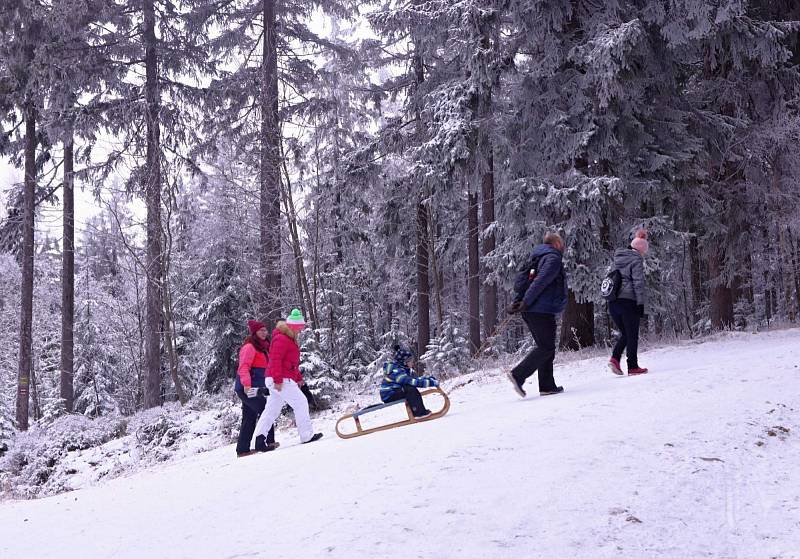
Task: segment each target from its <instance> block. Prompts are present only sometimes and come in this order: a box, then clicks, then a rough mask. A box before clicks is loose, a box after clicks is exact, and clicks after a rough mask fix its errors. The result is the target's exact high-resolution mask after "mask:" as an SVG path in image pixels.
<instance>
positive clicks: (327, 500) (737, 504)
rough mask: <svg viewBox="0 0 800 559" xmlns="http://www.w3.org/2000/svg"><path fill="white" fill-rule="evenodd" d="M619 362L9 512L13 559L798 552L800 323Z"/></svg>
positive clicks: (785, 555) (179, 464) (193, 460)
mask: <svg viewBox="0 0 800 559" xmlns="http://www.w3.org/2000/svg"><path fill="white" fill-rule="evenodd" d="M605 361H606V358H591V359H586V360H582V361H574V362H569V363H562V364H560V365H559V366H557V368H556V381H557V382H559V383H560V384H563V385H564V386H565V388H566V392H565V393H564V394H562V395H558V396H550V397H544V398H542V397H539V396H538V395H534V396H529V397H528V398H527V399H525V400H522V399H520V398H518V397H517V396H516V394H515V393H514V391H513V390H512V388H511V386H510V384H509V383H508V381H507V380H506V379H505V378H504V377H503V376H501V374H500V371H486V372H484V373H483V374H477V375H475V376H474V377H473V378H474V381H473V382H470V383H468V384H464V385H463V386H461V387H459V388H458V389H455V390H452V391H451V393H450V396H451V400H452V407H451V410H450V413H449V414H448V415H447V416H446V417H444V418H442V419H439V420H436V421H431V422H427V423H423V424H419V425H413V426H410V427H403V428H400V429H395V430H391V431H386V432H381V433H376V434H373V435H369V436H366V437H361V438H357V439H352V440H341V439H338V438H337V437H336V436H335V434H334V433H333V425H332V423H331V422H330V421H319V420H318V421H317V423H316V427H317V430H322V431H323V432H324V433H325V438H324V439H322V441H320V442H318V443H313V444H310V445H303V446H300V445H298V444H297V442H298V441H297V437H296V431H294V430H293V429H292V430H288V431H284V432H280V433H279V434H278V440H280V441H281V443H282V446H281V448H280V449H279V450H278V451H276V452H273V453H268V454H263V455H257V456H253V457H248V458H244V459H237V458H235V456H234V451H233V447H232V446H228V447H225V448H221V449H218V450H215V451H212V452H207V453H203V454H198V455H195V456H191V457H188V458H185V459H181V460H178V461H174V462H170V463H168V464H162V465H158V466H155V467H154V468H152V469H150V470H147V471H144V472H139V473H137V474H134V475H131V476H129V477H124V478H118V479H115V480H112V481H109V482H107V483H102V484H100V485H97V486H95V487H91V488H87V489H82V490H79V491H73V492H70V493H64V494H61V495H58V496H55V497H50V498H46V499H40V500H34V501H15V502H6V503H2V504H0V557H2V558H3V559H6V558H7V559H16V558H22V557H35V558H37V559H47V558H51V557H52V558H59V559H64V558H70V557H76V558H77V557H80V558H83V559H93V558H112V557H113V558H128V557H130V558H161V557H164V558H171V559H177V558H183V557H185V558H192V559H201V558H214V559H216V558H231V559H232V558H247V557H263V558H271V559H275V558H303V559H304V558H315V557H332V558H333V557H335V558H356V559H358V558H375V557H392V558H394V557H396V558H403V559H406V558H415V557H420V558H428V557H430V558H457V559H463V558H505V557H508V558H536V557H542V558H562V557H564V558H571V557H576V558H592V559H596V558H605V557H614V558H617V557H635V558H698V557H713V558H741V559H757V558H765V559H769V558H773V557H774V558H781V559H789V558H800V436H798V434H799V432H800V415H799V414H800V330H788V331H778V332H771V333H763V334H730V335H726V336H722V337H719V338H717V339H716V340H714V341H709V342H706V343H685V344H682V345H680V346H679V347H671V348H661V349H657V350H651V351H648V352H646V353H645V354H644V355H643V356H642V359H641V362H642V364H643V365H644V366H648V367H650V368H651V371H652V372H651V374H648V375H645V376H642V377H631V378H628V377H614V376H612V375H611V374H610V373H609V372H608V371H607V369H606V368H605ZM532 380H533V385H531V388H532V390H531V391H530V392H532V393H534V394H538V393H537V391H536V390H535V379H532ZM461 382H462V383H463V380H462V381H461Z"/></svg>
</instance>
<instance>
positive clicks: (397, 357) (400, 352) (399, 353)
mask: <svg viewBox="0 0 800 559" xmlns="http://www.w3.org/2000/svg"><path fill="white" fill-rule="evenodd" d="M411 357H414V353H413V352H412V351H411V350H410V349H407V348H405V347H403V346H401V345H396V346H394V357H393V358H392V360H393V361H394V362H395V363H405V362H406V361H408V360H409V359H410V358H411Z"/></svg>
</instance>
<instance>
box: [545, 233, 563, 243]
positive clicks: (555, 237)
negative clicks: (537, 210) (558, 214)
mask: <svg viewBox="0 0 800 559" xmlns="http://www.w3.org/2000/svg"><path fill="white" fill-rule="evenodd" d="M543 242H544V244H546V245H550V246H555V244H556V242H558V243H561V245H562V246H563V245H564V239H562V238H561V235H559V234H558V233H555V232H553V231H550V232H548V233H547V234H546V235H545V236H544V240H543Z"/></svg>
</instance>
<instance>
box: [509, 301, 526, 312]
mask: <svg viewBox="0 0 800 559" xmlns="http://www.w3.org/2000/svg"><path fill="white" fill-rule="evenodd" d="M521 310H522V301H514V302H513V303H511V304H510V305H508V307H506V312H507V313H508V314H517V313H518V312H519V311H521Z"/></svg>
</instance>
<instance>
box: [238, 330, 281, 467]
mask: <svg viewBox="0 0 800 559" xmlns="http://www.w3.org/2000/svg"><path fill="white" fill-rule="evenodd" d="M247 329H248V331H249V332H250V335H249V336H247V337H246V338H245V339H244V344H243V345H242V347H241V349H240V350H239V367H238V368H237V370H236V382H235V383H234V387H233V389H234V392H236V395H237V396H238V397H239V399H240V400H241V401H242V426H241V428H240V429H239V439H238V440H237V442H236V455H237V456H239V457H242V456H249V455H251V454H255V453H256V452H268V451H270V450H275V449H276V448H278V446H280V445H279V443H276V442H275V429H274V428H273V427H272V424H271V423H270V428H269V431H268V432H267V433H266V434H265V435H259V436H257V437H256V446H255V450H254V451H251V450H250V440H251V439H252V438H253V433H254V431H255V429H256V422H257V421H258V418H259V417H260V416H261V414H262V413H263V412H264V405H265V404H266V399H265V397H266V395H267V394H269V392H268V391H267V389H266V387H265V386H266V385H265V383H264V372H265V371H266V369H267V352H268V351H269V341H268V340H267V326H266V325H265V324H264V323H263V322H259V321H258V320H248V321H247Z"/></svg>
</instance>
